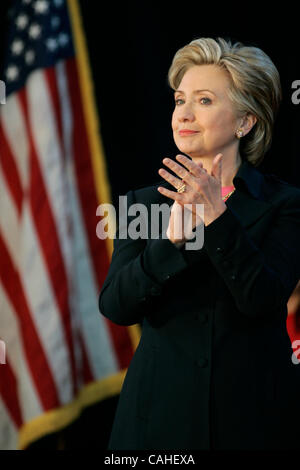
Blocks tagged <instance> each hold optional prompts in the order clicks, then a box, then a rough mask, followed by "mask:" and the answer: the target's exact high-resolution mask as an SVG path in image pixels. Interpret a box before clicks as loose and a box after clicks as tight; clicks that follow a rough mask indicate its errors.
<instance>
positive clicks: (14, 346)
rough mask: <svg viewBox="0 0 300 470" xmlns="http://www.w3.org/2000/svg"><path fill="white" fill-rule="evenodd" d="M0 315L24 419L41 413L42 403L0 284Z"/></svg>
mask: <svg viewBox="0 0 300 470" xmlns="http://www.w3.org/2000/svg"><path fill="white" fill-rule="evenodd" d="M0 298H1V315H0V331H1V337H2V338H3V340H4V341H5V345H6V357H7V360H8V361H9V363H10V365H11V367H12V369H13V371H14V374H15V376H16V377H17V378H18V397H19V403H20V407H21V411H22V415H23V418H24V420H25V421H29V420H30V419H32V418H34V417H35V416H38V415H40V414H41V413H42V411H43V410H42V405H41V403H40V399H39V396H38V392H37V390H36V388H35V385H34V383H33V381H32V378H31V372H30V369H29V367H28V364H27V361H26V359H25V358H26V354H25V352H24V349H23V340H22V335H21V334H20V325H19V322H18V320H17V318H18V315H17V314H16V312H15V310H14V308H13V306H12V305H11V303H10V301H9V299H8V297H7V295H6V293H5V291H4V290H3V288H2V285H1V284H0ZM0 367H1V366H0Z"/></svg>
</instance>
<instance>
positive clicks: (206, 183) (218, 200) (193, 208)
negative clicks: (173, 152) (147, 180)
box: [157, 153, 227, 244]
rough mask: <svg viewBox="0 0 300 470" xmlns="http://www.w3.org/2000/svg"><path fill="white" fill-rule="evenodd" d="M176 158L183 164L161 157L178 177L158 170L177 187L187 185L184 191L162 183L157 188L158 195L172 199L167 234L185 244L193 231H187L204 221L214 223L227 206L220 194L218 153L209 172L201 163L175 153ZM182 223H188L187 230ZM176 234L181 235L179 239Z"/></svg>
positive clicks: (174, 241)
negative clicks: (201, 206)
mask: <svg viewBox="0 0 300 470" xmlns="http://www.w3.org/2000/svg"><path fill="white" fill-rule="evenodd" d="M176 160H177V161H178V162H180V163H181V164H182V165H183V166H182V165H180V164H179V163H177V162H175V161H174V160H171V159H169V158H164V159H163V163H164V164H165V165H166V166H167V167H168V168H170V169H171V170H172V171H173V172H174V173H175V174H176V175H178V176H179V177H180V178H176V177H175V176H173V175H172V174H171V173H169V172H168V171H166V170H165V169H163V168H160V169H159V171H158V173H159V174H160V176H161V177H162V178H164V179H165V180H166V181H168V182H169V183H171V184H172V186H174V187H175V188H176V189H178V188H179V187H180V186H182V184H183V183H184V184H185V186H186V188H185V191H184V192H183V193H178V192H177V191H176V192H175V191H170V190H169V189H166V188H163V187H161V186H159V187H158V188H157V189H158V191H159V192H160V193H161V194H164V195H165V196H166V197H169V198H171V199H173V200H174V204H173V205H172V209H171V214H170V219H169V225H168V228H167V236H168V238H169V239H170V241H171V242H173V243H176V244H177V243H184V242H185V241H186V240H187V239H189V238H191V236H192V233H191V232H190V233H189V230H191V229H193V228H195V227H196V226H198V225H199V224H202V223H204V225H205V226H206V225H209V224H210V223H211V222H213V221H214V220H215V219H216V218H217V217H219V216H220V215H221V214H222V213H223V212H224V211H225V210H226V208H227V206H226V204H225V202H224V201H223V200H222V196H221V193H222V154H221V153H219V154H217V155H216V157H215V158H214V160H213V164H212V170H211V174H210V175H209V174H208V172H207V170H206V169H205V168H204V167H203V164H202V163H195V162H193V161H192V160H190V159H189V158H187V157H185V156H184V155H177V156H176ZM197 204H203V205H204V216H203V211H202V212H200V211H199V209H198V208H199V206H198V208H197ZM184 208H185V210H184ZM197 209H198V210H197ZM189 214H190V217H189ZM183 215H184V217H183ZM190 219H192V220H190ZM178 220H180V221H182V227H181V228H182V230H180V231H178ZM184 224H187V225H188V230H184ZM178 233H179V234H181V235H180V236H179V238H178Z"/></svg>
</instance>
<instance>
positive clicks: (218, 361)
mask: <svg viewBox="0 0 300 470" xmlns="http://www.w3.org/2000/svg"><path fill="white" fill-rule="evenodd" d="M169 82H170V85H171V87H172V88H173V89H174V91H175V93H174V98H175V109H174V113H173V118H172V128H173V135H174V140H175V143H176V145H177V146H178V148H179V150H180V151H181V152H183V153H184V154H185V155H187V156H188V157H187V156H185V155H178V156H177V157H176V161H175V160H172V159H164V160H163V164H164V165H165V167H164V168H161V169H159V174H160V175H161V177H162V178H163V180H162V181H161V182H160V183H159V184H156V185H154V186H151V187H146V188H142V189H136V190H132V191H129V192H128V193H127V203H128V206H129V207H130V206H131V205H132V204H134V203H141V204H143V205H145V206H146V207H147V209H148V213H150V208H151V207H152V206H153V205H154V204H162V203H167V204H168V205H169V206H172V208H171V213H170V215H169V219H168V226H167V227H166V226H164V228H163V229H162V231H161V233H160V235H161V237H156V238H150V237H149V238H148V239H146V238H142V237H141V238H137V239H133V238H134V237H132V238H130V237H128V238H127V239H121V237H119V232H117V234H116V239H115V240H114V252H113V256H112V261H111V265H110V269H109V273H108V276H107V278H106V280H105V283H104V285H103V288H102V291H101V294H100V299H99V308H100V311H101V313H102V314H103V315H105V316H106V317H107V318H109V319H110V320H112V321H113V322H115V323H117V324H119V325H132V324H135V323H137V322H140V323H142V335H141V340H140V343H139V345H138V347H137V350H136V352H135V354H134V357H133V359H132V361H131V364H130V367H129V369H128V372H127V375H126V377H125V381H124V384H123V388H122V391H121V395H120V399H119V403H118V407H117V411H116V416H115V421H114V425H113V429H112V434H111V438H110V443H109V449H160V450H164V449H251V450H252V449H253V450H254V449H288V448H300V439H299V437H300V435H299V424H298V423H299V422H300V421H299V417H300V412H299V398H298V396H299V392H300V366H298V367H297V366H296V365H295V364H294V363H293V361H292V349H291V342H290V339H289V337H288V334H287V330H286V316H287V308H286V304H287V301H288V299H289V297H290V295H291V293H292V291H293V289H294V288H295V286H296V284H297V281H298V279H300V250H299V239H300V190H299V189H298V188H296V187H293V186H291V185H289V184H288V183H286V182H283V181H281V180H280V179H278V178H276V177H274V176H273V175H264V174H262V173H261V172H260V171H259V170H258V169H257V168H255V166H257V165H258V164H259V163H260V162H261V161H262V159H263V157H264V154H265V152H266V151H267V149H268V148H269V146H270V143H271V138H272V128H273V123H274V118H275V115H276V113H277V110H278V106H279V103H280V100H281V87H280V79H279V75H278V72H277V69H276V68H275V66H274V64H273V63H272V61H271V60H270V58H269V57H268V56H267V55H266V54H265V53H264V52H262V51H261V50H260V49H258V48H256V47H246V46H243V45H242V44H241V43H236V44H233V45H232V44H231V42H230V41H228V42H227V41H225V40H224V39H221V38H218V39H217V40H214V39H211V38H200V39H197V40H194V41H192V42H191V43H190V44H188V45H186V46H185V47H183V48H181V49H180V50H179V51H178V52H177V53H176V54H175V57H174V59H173V62H172V65H171V67H170V70H169ZM187 204H189V206H186V207H188V208H189V209H190V215H191V216H192V223H193V227H196V228H197V229H198V228H199V227H201V226H202V228H203V233H204V242H203V245H202V246H201V248H198V249H186V246H187V244H188V240H189V243H190V235H191V233H189V232H188V231H187V232H185V231H184V230H183V231H182V234H181V235H180V231H179V235H178V233H175V231H174V227H175V225H176V224H177V223H178V215H179V214H180V211H182V210H183V208H184V207H185V206H184V205H187ZM196 204H198V206H197V205H196ZM201 205H204V215H203V212H202V216H201V212H200V211H198V209H199V207H200V208H201V207H203V206H201ZM133 220H134V219H133V217H132V216H131V217H128V220H127V223H128V224H130V223H131V222H132V221H133ZM182 220H183V224H185V223H186V219H185V218H183V219H182ZM152 222H153V221H152ZM165 232H166V235H167V236H166V237H163V234H164V233H165ZM194 233H196V232H194Z"/></svg>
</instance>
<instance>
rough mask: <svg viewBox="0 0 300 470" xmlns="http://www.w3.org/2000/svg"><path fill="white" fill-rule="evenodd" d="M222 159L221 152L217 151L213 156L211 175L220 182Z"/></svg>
mask: <svg viewBox="0 0 300 470" xmlns="http://www.w3.org/2000/svg"><path fill="white" fill-rule="evenodd" d="M222 159H223V154H222V153H218V154H217V155H216V156H215V158H214V159H213V164H212V170H211V175H212V176H214V177H215V178H216V179H218V180H219V181H220V182H221V181H222Z"/></svg>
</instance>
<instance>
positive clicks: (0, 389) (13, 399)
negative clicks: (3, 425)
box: [0, 357, 23, 427]
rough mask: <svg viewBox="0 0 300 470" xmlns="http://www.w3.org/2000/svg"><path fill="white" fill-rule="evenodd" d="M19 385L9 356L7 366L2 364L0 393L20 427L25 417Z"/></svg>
mask: <svg viewBox="0 0 300 470" xmlns="http://www.w3.org/2000/svg"><path fill="white" fill-rule="evenodd" d="M4 385H5V386H4ZM17 387H18V385H17V380H16V376H15V374H14V372H13V370H12V368H11V366H10V362H9V359H8V357H7V358H6V364H5V366H4V365H3V364H2V365H1V366H0V393H1V396H2V400H3V402H4V403H5V405H6V408H7V410H9V413H10V416H11V418H12V420H13V422H14V423H15V425H16V426H18V427H19V426H21V424H22V422H23V418H22V413H21V408H20V403H19V398H18V392H17Z"/></svg>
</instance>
